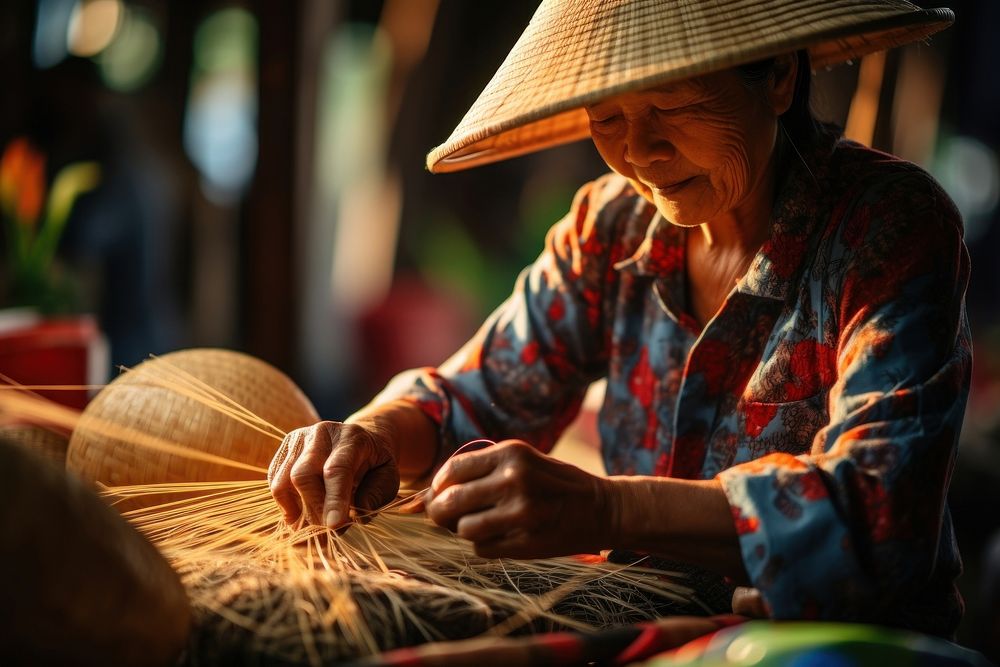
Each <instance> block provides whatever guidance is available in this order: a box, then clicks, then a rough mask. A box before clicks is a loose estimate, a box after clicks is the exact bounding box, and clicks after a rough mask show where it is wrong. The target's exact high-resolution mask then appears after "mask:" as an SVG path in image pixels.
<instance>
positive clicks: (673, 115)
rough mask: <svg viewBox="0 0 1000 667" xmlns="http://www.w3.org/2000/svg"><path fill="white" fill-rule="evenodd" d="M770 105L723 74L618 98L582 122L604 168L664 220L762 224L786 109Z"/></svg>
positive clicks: (590, 109) (691, 223)
mask: <svg viewBox="0 0 1000 667" xmlns="http://www.w3.org/2000/svg"><path fill="white" fill-rule="evenodd" d="M789 66H790V65H789ZM775 101H776V102H777V104H774V103H772V101H771V100H770V99H769V98H768V95H767V93H766V92H762V91H759V90H757V89H751V88H748V87H747V86H746V85H744V83H743V81H742V79H741V78H740V77H739V75H738V74H737V73H736V72H735V71H734V70H726V71H723V72H717V73H714V74H709V75H706V76H703V77H698V78H695V79H689V80H686V81H680V82H677V83H672V84H668V85H666V86H662V87H659V88H653V89H650V90H643V91H638V92H633V93H626V94H624V95H619V96H617V97H613V98H610V99H607V100H604V101H602V102H600V103H598V104H594V105H592V106H590V107H587V114H588V116H589V117H590V133H591V137H592V138H593V141H594V145H595V146H597V150H598V151H599V152H600V154H601V157H603V158H604V160H605V162H607V163H608V165H609V166H610V167H611V168H612V169H614V170H615V171H616V172H618V173H619V174H621V175H622V176H625V177H626V178H628V179H629V180H630V181H631V182H632V184H633V185H634V186H635V188H636V190H637V191H638V192H639V193H640V194H641V195H642V196H643V197H645V198H646V199H648V200H649V201H650V202H652V203H653V204H654V205H656V207H657V209H658V210H659V211H660V213H662V214H663V216H664V217H665V218H666V219H668V220H670V221H671V222H673V223H674V224H677V225H682V226H685V227H691V226H695V225H700V224H704V223H712V222H715V221H717V220H719V219H720V218H722V217H724V216H738V217H741V218H743V219H744V220H760V219H764V220H766V218H767V214H768V212H769V210H770V199H771V191H770V188H769V187H768V185H769V184H768V183H767V181H766V177H767V175H768V174H769V170H768V168H767V167H768V164H769V162H770V160H771V156H772V153H773V151H774V145H775V139H776V133H777V123H776V118H777V115H778V114H780V113H782V112H784V111H785V109H787V104H785V102H784V99H781V100H775ZM789 103H790V99H789Z"/></svg>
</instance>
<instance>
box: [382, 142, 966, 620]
mask: <svg viewBox="0 0 1000 667" xmlns="http://www.w3.org/2000/svg"><path fill="white" fill-rule="evenodd" d="M784 171H785V176H784V177H783V179H782V180H781V185H780V186H779V188H778V196H777V198H776V203H775V207H774V210H773V213H772V219H771V234H770V238H769V240H768V241H766V242H765V243H764V245H763V246H762V247H761V249H760V250H759V252H758V253H757V254H756V256H755V258H754V259H753V261H752V263H751V265H750V268H749V270H748V272H747V273H746V275H745V276H744V277H743V278H742V279H740V280H739V282H738V283H737V284H736V285H735V286H734V289H733V290H732V292H731V293H730V294H729V295H728V297H727V298H726V300H725V302H724V303H723V305H722V307H721V308H720V309H719V311H718V312H717V313H716V315H715V316H714V317H713V318H712V319H711V320H710V321H709V322H707V323H706V325H705V326H704V327H703V328H702V327H700V326H699V325H698V324H697V323H696V321H695V320H694V319H693V318H692V317H691V316H690V314H689V313H688V310H687V307H686V287H685V285H686V272H685V234H686V233H689V232H687V231H686V230H684V229H683V228H680V227H678V226H675V225H673V224H671V223H670V222H669V221H667V220H665V219H664V218H663V217H662V216H661V215H660V214H659V213H658V212H657V211H656V209H655V207H654V206H653V205H652V204H650V203H648V202H647V201H646V200H644V199H643V198H642V197H640V196H639V195H638V194H637V193H636V192H635V190H634V189H633V188H632V187H631V186H630V184H629V183H628V181H627V180H626V179H624V178H622V177H620V176H617V175H614V174H609V175H607V176H605V177H602V178H600V179H598V180H596V181H594V182H592V183H590V184H588V185H586V186H584V187H583V188H582V189H581V190H580V191H579V192H578V193H577V196H576V198H575V200H574V202H573V206H572V208H571V210H570V212H569V214H568V215H567V216H566V217H565V218H564V219H563V220H561V221H560V222H559V223H557V224H556V225H555V226H554V227H553V228H552V229H551V230H550V232H549V234H548V237H547V239H546V244H545V249H544V251H543V252H542V254H541V256H540V257H539V258H538V259H537V260H536V261H535V262H534V263H533V264H532V265H531V266H530V267H528V268H527V269H525V271H524V272H523V273H522V274H521V276H520V277H519V278H518V281H517V283H516V286H515V289H514V292H513V294H512V295H511V297H510V298H509V299H508V300H507V301H506V302H505V303H504V304H502V305H501V306H500V307H499V308H498V309H497V310H496V311H495V312H494V313H493V314H492V315H491V316H490V318H489V319H488V320H487V321H486V323H485V324H484V325H483V327H482V328H481V329H480V330H479V332H478V333H477V334H476V335H475V337H474V338H473V339H472V340H471V341H469V343H467V344H466V345H465V346H464V347H463V348H462V349H461V350H460V351H459V352H458V353H456V354H455V355H454V356H453V357H452V358H451V359H449V360H448V361H447V362H446V363H444V364H443V365H442V366H440V367H439V368H424V369H416V370H413V371H408V372H406V373H403V374H401V375H400V376H398V377H397V378H396V379H395V380H394V381H393V382H392V383H391V384H390V385H389V387H387V388H386V390H385V391H384V392H383V394H382V395H381V397H380V400H391V399H395V398H401V397H402V398H406V399H408V400H411V401H413V402H415V403H416V404H417V405H419V406H420V407H421V408H422V409H423V410H424V412H425V413H427V414H428V415H429V416H430V417H431V418H432V419H434V420H435V421H436V422H437V423H438V424H439V425H440V429H441V438H442V442H443V447H442V451H441V459H442V460H443V459H444V458H445V457H446V456H447V455H448V454H449V453H450V452H452V451H454V449H455V448H456V447H457V446H459V445H461V444H462V443H463V442H466V441H468V440H473V439H477V438H483V437H487V438H493V439H501V438H519V439H523V440H525V441H527V442H530V443H532V444H534V445H535V446H537V447H538V448H540V449H541V450H543V451H548V450H549V449H550V448H551V447H552V445H553V444H554V443H555V441H556V439H557V438H558V436H559V434H560V433H561V432H562V430H563V429H564V427H565V426H566V425H567V424H568V423H569V422H570V421H571V420H572V419H573V418H574V416H575V415H576V413H577V411H578V410H579V406H580V403H581V401H582V398H583V395H584V392H585V391H586V389H587V387H588V385H589V384H590V383H591V382H592V381H594V380H597V379H599V378H606V379H607V390H606V395H605V399H604V404H603V406H602V408H601V410H600V414H599V431H600V436H601V448H602V455H603V458H604V463H605V466H606V468H607V470H608V472H609V473H612V474H634V475H659V476H670V477H679V478H688V479H711V478H715V477H717V478H718V479H719V480H720V481H721V483H722V485H723V489H724V491H725V494H726V496H727V498H728V500H729V503H730V506H731V510H732V516H733V521H734V523H735V526H736V529H737V532H738V534H739V541H740V547H741V550H742V556H743V562H744V565H745V568H746V571H747V573H748V574H749V576H750V578H751V580H752V582H753V584H754V585H755V586H756V587H757V588H759V589H760V591H761V592H762V594H763V596H764V599H765V600H766V602H767V605H768V607H769V608H770V610H771V612H772V615H773V616H774V617H775V618H821V619H847V620H854V621H868V622H878V623H886V624H890V625H896V626H901V627H909V628H913V629H917V630H921V631H925V632H931V633H935V634H940V635H946V636H947V635H950V634H952V633H953V632H954V629H955V627H956V625H957V623H958V620H959V619H960V617H961V612H962V602H961V598H960V597H959V595H958V593H957V590H956V589H955V586H954V579H955V577H956V576H957V575H958V574H959V572H960V570H961V562H960V558H959V555H958V550H957V547H956V545H955V540H954V533H953V530H952V526H951V520H950V516H949V513H948V509H947V505H946V495H947V486H948V482H949V480H950V477H951V471H952V467H953V461H954V456H955V452H956V444H957V440H958V435H959V430H960V428H961V424H962V418H963V414H964V410H965V402H966V397H967V392H968V386H969V373H970V365H971V343H970V338H969V330H968V323H967V319H966V315H965V308H964V294H965V288H966V284H967V281H968V275H969V261H968V253H967V251H966V249H965V246H964V243H963V240H962V223H961V218H960V216H959V214H958V212H957V211H956V209H955V207H954V205H953V203H952V202H951V200H950V199H949V198H948V197H947V195H946V194H945V193H944V192H943V191H942V190H941V188H940V187H939V186H938V185H937V183H936V182H935V181H934V180H933V179H932V178H931V177H930V176H928V175H927V174H926V173H925V172H923V171H922V170H920V169H919V168H917V167H916V166H914V165H912V164H910V163H907V162H904V161H901V160H899V159H897V158H894V157H892V156H889V155H885V154H882V153H878V152H876V151H873V150H870V149H867V148H864V147H862V146H860V145H858V144H854V143H851V142H847V141H844V140H842V139H840V140H838V139H835V138H833V137H830V138H828V139H826V140H824V141H822V142H819V144H818V145H817V146H815V147H814V148H813V149H812V150H809V151H804V152H803V155H802V156H799V155H798V154H794V155H792V156H790V157H789V158H788V167H787V168H786V169H785V170H784ZM649 511H650V512H656V511H657V510H656V508H655V507H651V508H649Z"/></svg>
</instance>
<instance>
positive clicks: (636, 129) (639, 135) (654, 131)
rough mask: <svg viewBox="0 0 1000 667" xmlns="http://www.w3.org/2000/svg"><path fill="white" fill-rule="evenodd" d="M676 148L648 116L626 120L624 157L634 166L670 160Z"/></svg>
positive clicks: (645, 165) (644, 165)
mask: <svg viewBox="0 0 1000 667" xmlns="http://www.w3.org/2000/svg"><path fill="white" fill-rule="evenodd" d="M676 154H677V149H676V148H675V147H674V145H673V143H671V141H670V140H669V139H668V138H667V136H666V134H665V132H663V128H661V127H658V126H657V125H656V123H653V122H650V119H648V118H633V119H630V120H629V121H628V130H627V132H626V135H625V159H626V160H627V161H628V163H629V164H631V165H634V166H636V167H648V166H649V165H651V164H653V163H654V162H659V161H663V160H672V159H673V158H674V156H675V155H676Z"/></svg>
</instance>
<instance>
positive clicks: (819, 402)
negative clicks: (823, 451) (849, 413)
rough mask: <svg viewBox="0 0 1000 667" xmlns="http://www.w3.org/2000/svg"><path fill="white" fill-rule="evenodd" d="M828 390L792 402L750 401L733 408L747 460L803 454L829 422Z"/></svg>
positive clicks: (744, 401)
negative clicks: (747, 451) (771, 455)
mask: <svg viewBox="0 0 1000 667" xmlns="http://www.w3.org/2000/svg"><path fill="white" fill-rule="evenodd" d="M828 393H829V392H828V391H827V390H823V391H820V392H819V393H817V394H814V395H813V396H810V397H808V398H803V399H799V400H795V401H780V402H771V401H751V400H746V399H740V401H739V402H738V403H737V406H736V413H737V418H738V420H739V427H740V428H741V429H742V432H743V437H744V438H745V441H746V442H747V446H748V449H749V455H750V459H755V458H759V457H761V456H764V455H766V454H771V453H773V452H785V453H788V454H805V453H808V452H809V451H810V450H811V448H812V442H813V438H814V437H815V435H816V433H817V432H818V431H819V430H820V429H821V428H823V427H824V426H826V424H827V422H828V421H829V413H828V410H827V400H826V399H827V394H828Z"/></svg>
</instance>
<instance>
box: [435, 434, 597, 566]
mask: <svg viewBox="0 0 1000 667" xmlns="http://www.w3.org/2000/svg"><path fill="white" fill-rule="evenodd" d="M608 486H609V481H608V480H607V479H603V478H600V477H595V476H594V475H591V474H589V473H587V472H584V471H583V470H580V469H579V468H577V467H576V466H573V465H569V464H568V463H563V462H562V461H558V460H556V459H554V458H552V457H550V456H545V455H544V454H542V453H540V452H539V451H537V450H536V449H534V448H533V447H531V446H530V445H529V444H527V443H526V442H523V441H520V440H505V441H503V442H499V443H497V444H496V445H494V446H492V447H490V448H488V449H484V450H482V451H477V452H469V453H467V454H459V455H457V456H453V457H452V458H451V459H449V460H448V461H447V463H445V464H444V466H442V467H441V470H439V471H438V473H437V475H436V476H435V477H434V481H433V482H432V483H431V495H430V498H429V499H428V501H427V515H428V516H430V517H431V519H433V520H434V521H435V522H436V523H438V524H440V525H442V526H446V527H447V528H450V529H451V530H453V531H455V532H457V533H458V535H459V536H460V537H464V538H465V539H467V540H470V541H471V542H473V543H474V544H475V545H476V553H477V554H479V555H480V556H483V557H486V558H496V557H500V556H505V557H510V558H545V557H548V556H560V555H565V554H567V553H596V552H597V551H600V550H601V549H602V548H604V547H606V546H607V540H608V539H609V537H610V535H609V532H610V531H609V530H608V528H610V526H611V524H613V519H612V518H611V513H612V507H611V505H610V489H609V488H608Z"/></svg>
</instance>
